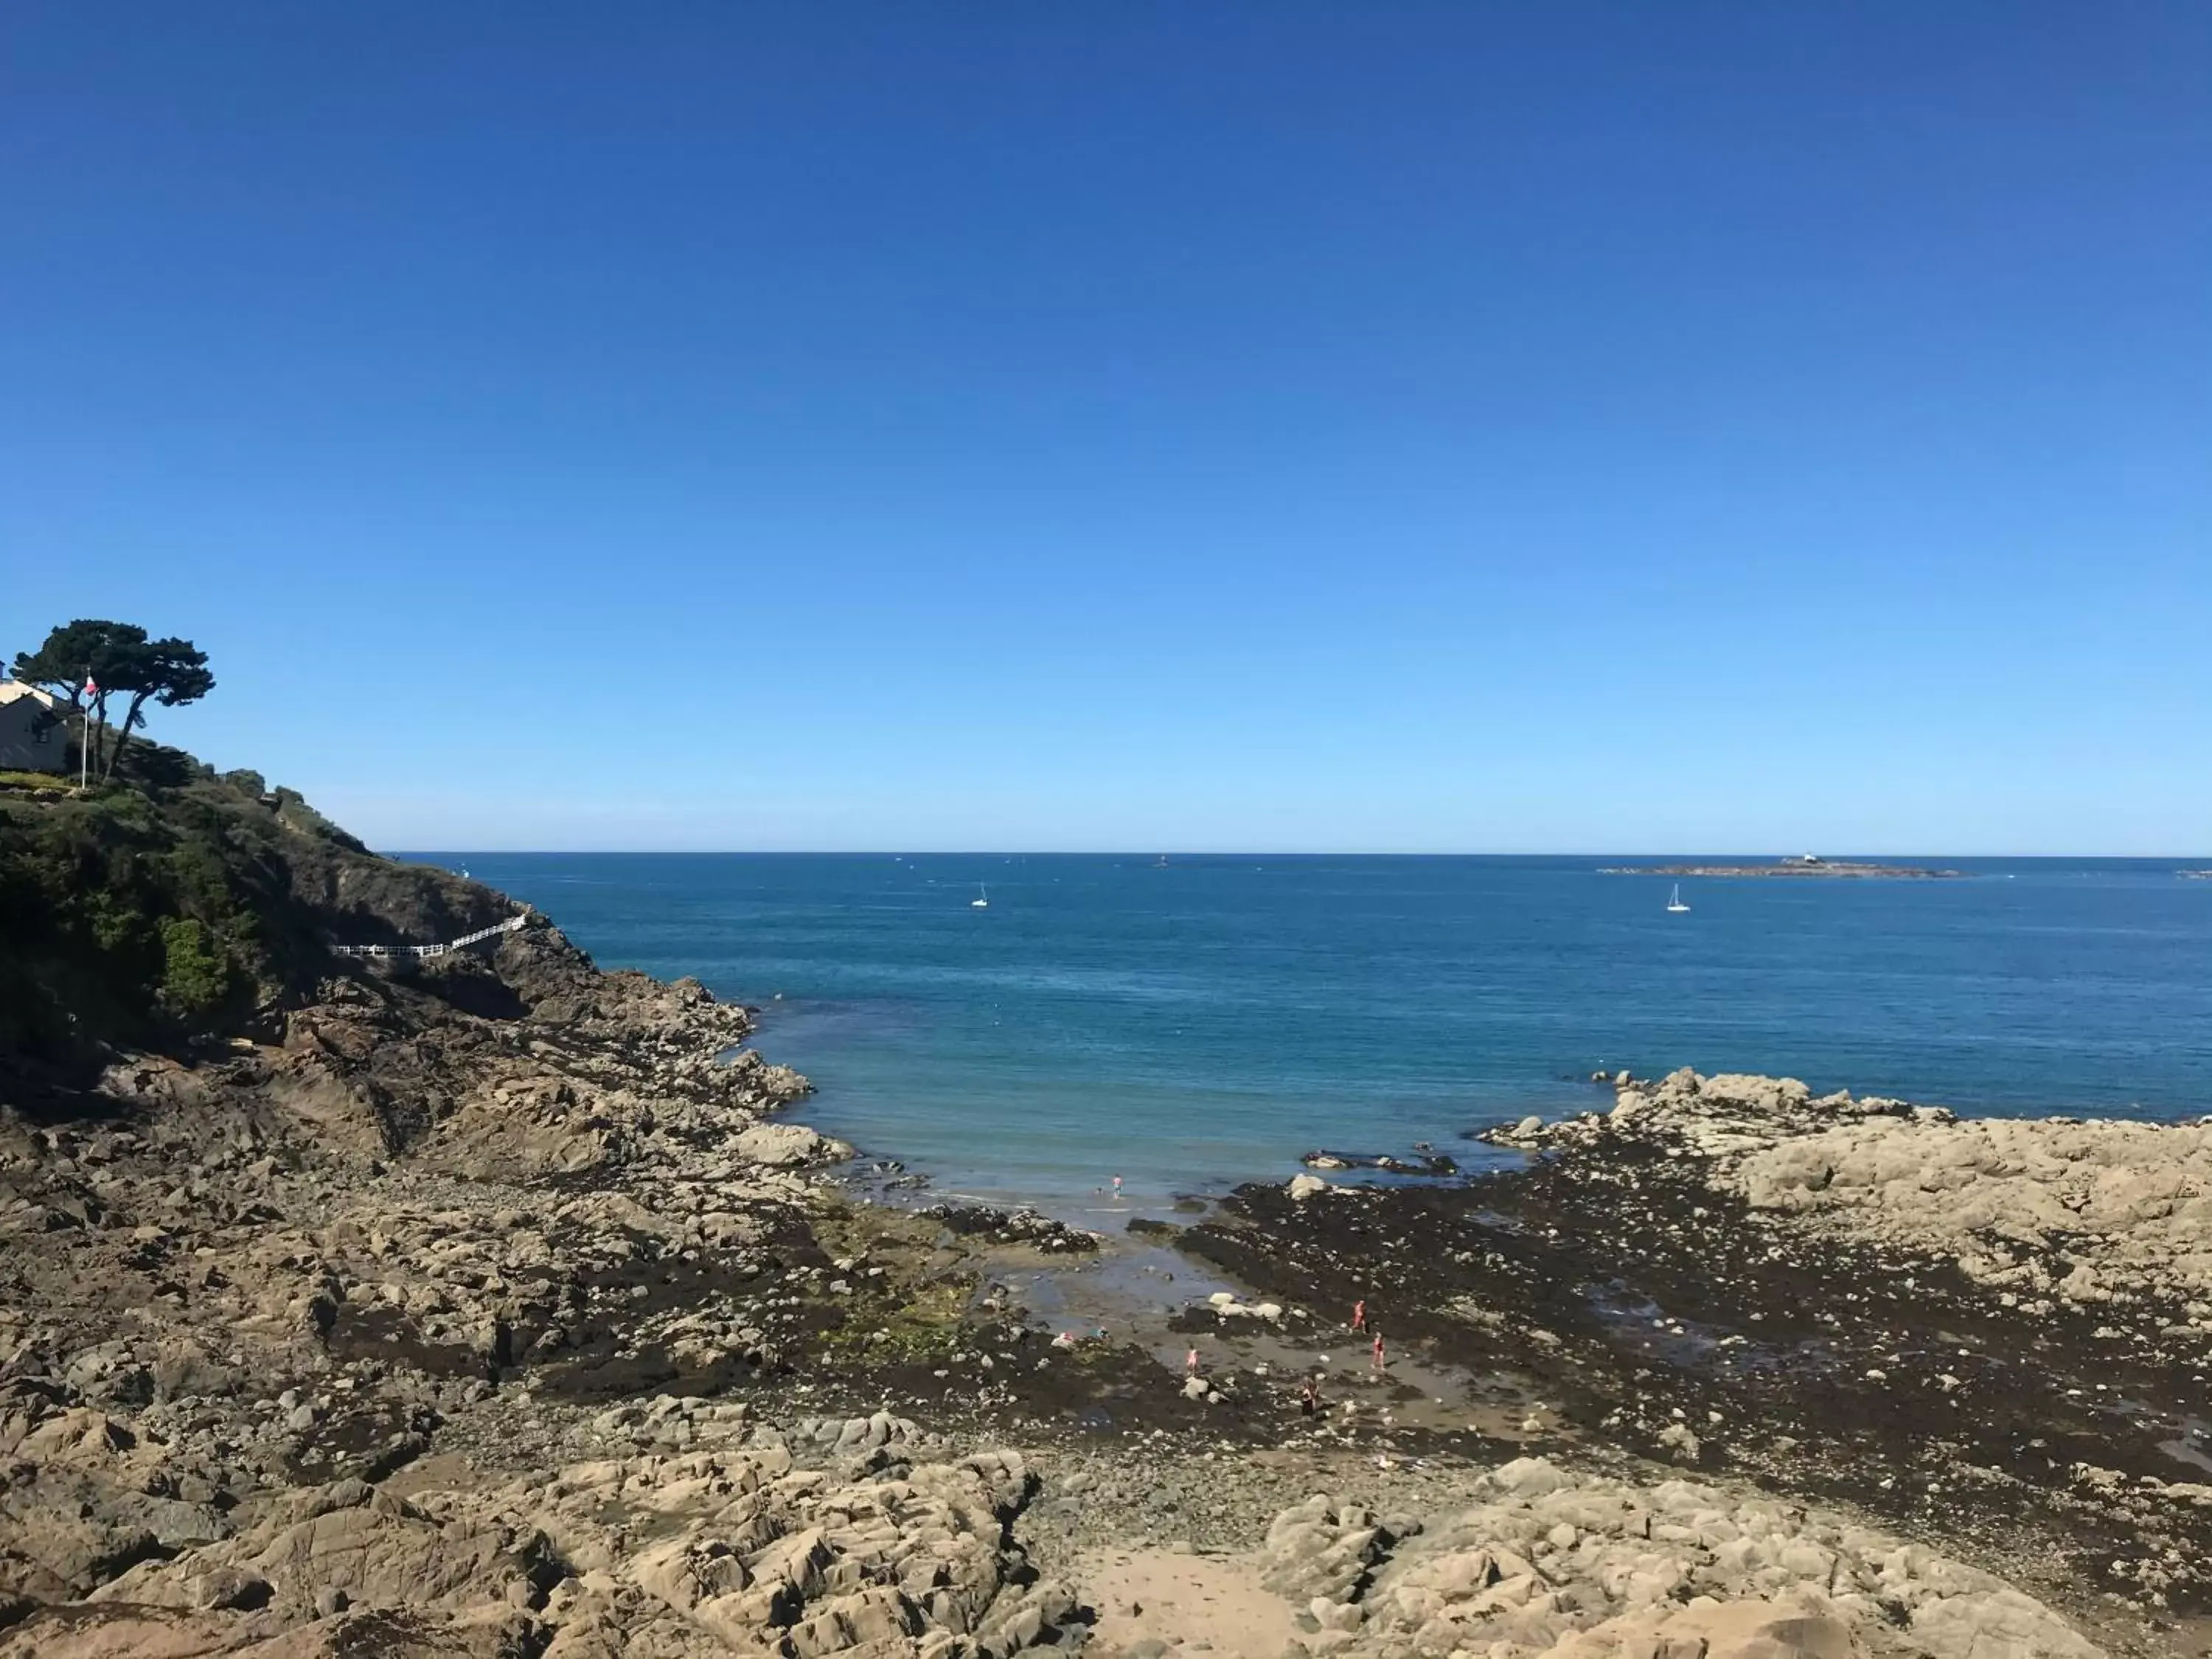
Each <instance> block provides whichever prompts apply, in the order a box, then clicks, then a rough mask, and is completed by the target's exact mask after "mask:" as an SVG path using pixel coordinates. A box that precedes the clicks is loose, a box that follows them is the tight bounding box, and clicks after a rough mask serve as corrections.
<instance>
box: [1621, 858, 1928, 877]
mask: <svg viewBox="0 0 2212 1659" xmlns="http://www.w3.org/2000/svg"><path fill="white" fill-rule="evenodd" d="M1598 874H1600V875H1601V876H1829V877H1834V878H1842V879H1854V878H1856V879H1863V878H1869V877H1877V876H1890V877H1900V878H1908V879H1914V880H1923V881H1926V880H1939V879H1949V878H1954V877H1960V876H1964V875H1965V874H1966V872H1965V871H1963V870H1930V869H1926V868H1923V867H1922V866H1917V865H1910V864H1871V863H1868V862H1866V861H1864V860H1852V859H1824V858H1821V857H1820V856H1818V855H1817V854H1812V853H1802V854H1799V855H1798V856H1797V857H1796V858H1793V859H1777V860H1775V861H1774V862H1773V863H1771V864H1617V865H1609V866H1607V867H1605V868H1604V869H1601V870H1600V871H1599V872H1598Z"/></svg>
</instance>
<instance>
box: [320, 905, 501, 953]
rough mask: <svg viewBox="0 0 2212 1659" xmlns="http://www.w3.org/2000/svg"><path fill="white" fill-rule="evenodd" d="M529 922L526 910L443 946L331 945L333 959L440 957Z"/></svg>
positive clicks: (449, 940) (449, 941) (448, 940)
mask: <svg viewBox="0 0 2212 1659" xmlns="http://www.w3.org/2000/svg"><path fill="white" fill-rule="evenodd" d="M529 920H530V913H529V912H528V911H527V910H526V911H524V912H523V913H522V914H521V915H519V916H509V917H508V918H507V920H506V921H501V922H495V923H494V924H493V925H492V926H490V927H479V928H477V931H476V932H475V933H464V934H462V935H461V936H460V938H459V939H447V941H446V942H445V943H444V944H443V945H332V946H331V955H332V956H334V957H416V958H418V959H419V958H421V957H442V956H444V955H445V954H446V952H447V951H459V950H461V949H462V948H464V947H465V946H467V945H475V944H477V943H478V942H480V941H482V940H483V939H489V938H491V937H492V936H493V935H494V934H495V933H513V932H514V930H515V929H516V928H518V927H521V926H522V924H523V923H524V922H526V921H529Z"/></svg>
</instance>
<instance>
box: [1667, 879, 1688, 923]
mask: <svg viewBox="0 0 2212 1659" xmlns="http://www.w3.org/2000/svg"><path fill="white" fill-rule="evenodd" d="M1667 914H1668V915H1670V916H1686V915H1689V914H1690V907H1689V906H1688V905H1686V904H1685V903H1683V902H1682V884H1681V883H1680V882H1679V881H1678V882H1676V883H1675V884H1674V896H1673V897H1672V898H1670V899H1668V901H1667Z"/></svg>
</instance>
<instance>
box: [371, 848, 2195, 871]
mask: <svg viewBox="0 0 2212 1659" xmlns="http://www.w3.org/2000/svg"><path fill="white" fill-rule="evenodd" d="M371 850H372V851H374V852H379V853H380V854H382V856H384V857H386V858H395V859H397V858H428V857H434V856H437V857H442V856H464V855H465V856H467V857H471V858H828V859H894V860H903V859H917V858H970V859H972V858H1003V859H1015V858H1021V859H1103V858H1148V859H1163V858H1164V859H1179V858H1180V859H1247V858H1255V859H1257V858H1265V859H1345V858H1357V859H1620V860H1624V861H1636V860H1650V859H1668V860H1684V859H1711V860H1719V859H1737V860H1743V861H1744V862H1746V863H1754V862H1761V861H1764V862H1771V863H1776V864H1781V863H1786V862H1789V861H1790V860H1793V859H1796V858H1799V857H1801V856H1802V854H1793V853H1773V852H1756V853H1744V852H1716V851H1714V850H1712V849H1711V848H1706V849H1705V850H1702V851H1698V852H1648V851H1647V852H1637V853H1630V852H1620V851H1613V852H1605V851H1596V852H1590V851H1583V850H1578V849H1571V850H1566V851H1553V850H1543V851H1516V852H1480V853H1478V852H1406V851H1402V850H1400V851H1384V850H1379V849H1372V848H1320V849H1316V848H1297V849H1273V850H1271V849H1268V848H1186V849H1183V850H1181V851H1178V850H1177V849H1176V848H1164V849H1163V848H1158V847H1137V848H1113V847H1099V848H1034V847H1032V848H1010V847H968V848H921V849H920V850H916V851H909V850H905V849H900V848H887V847H886V848H873V847H410V848H372V849H371ZM1820 859H1821V860H1822V861H1823V862H1824V863H1828V864H1838V863H1842V864H1856V863H1869V864H1871V863H1878V862H1881V863H1899V862H1903V861H1905V860H1917V861H1919V862H1921V863H1935V862H1937V861H1940V860H1946V859H1950V860H1974V861H1982V862H1987V861H1990V860H2004V861H2006V862H2008V863H2015V864H2035V863H2045V864H2063V863H2069V862H2081V861H2083V860H2098V861H2101V862H2106V863H2116V864H2185V865H2196V864H2197V863H2198V862H2199V861H2200V860H2201V861H2202V863H2203V866H2204V867H2206V868H2212V853H2203V854H2195V853H1848V852H1846V853H1832V854H1831V853H1824V854H1820Z"/></svg>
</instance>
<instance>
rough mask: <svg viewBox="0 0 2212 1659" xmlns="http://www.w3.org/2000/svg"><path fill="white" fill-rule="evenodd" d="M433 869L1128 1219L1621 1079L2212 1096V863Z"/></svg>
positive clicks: (1097, 1212) (1091, 860) (949, 1185)
mask: <svg viewBox="0 0 2212 1659" xmlns="http://www.w3.org/2000/svg"><path fill="white" fill-rule="evenodd" d="M409 856H413V857H416V858H422V859H427V860H430V861H433V862H436V863H439V864H442V865H446V866H450V867H453V868H456V869H459V868H463V867H465V868H466V869H467V870H468V871H469V872H470V873H471V875H473V876H474V877H476V878H477V879H479V880H482V881H486V882H489V883H490V884H493V885H495V886H496V887H499V888H501V889H503V890H506V891H507V892H509V893H511V894H513V896H516V897H518V898H520V899H524V900H526V901H528V902H531V903H532V904H534V905H537V906H538V908H541V909H543V910H544V911H546V912H547V913H549V914H550V915H551V916H552V918H553V919H554V921H556V922H557V923H558V924H559V925H560V926H561V927H562V928H563V929H565V930H566V931H567V933H568V935H569V936H570V937H571V938H572V939H574V940H575V941H576V942H577V943H578V944H580V945H582V946H583V947H584V948H586V950H588V951H591V952H592V955H593V957H596V958H597V959H598V960H599V962H600V963H601V964H602V965H605V966H608V967H636V968H642V969H645V970H646V971H647V972H648V973H652V974H654V975H661V976H665V977H674V976H677V975H685V974H690V975H697V976H698V977H699V978H700V979H701V980H702V981H705V982H706V983H707V985H708V987H711V988H712V989H713V990H714V992H715V993H716V994H718V995H720V996H723V997H726V998H733V999H736V1000H741V1001H744V1002H749V1003H754V1004H757V1005H760V1006H762V1008H763V1020H762V1025H761V1030H760V1033H759V1036H758V1037H757V1046H758V1047H760V1048H762V1049H763V1052H765V1053H766V1054H769V1057H771V1058H772V1059H775V1060H782V1061H786V1062H787V1063H789V1064H791V1065H793V1066H797V1067H799V1069H800V1070H801V1071H803V1072H805V1073H807V1075H808V1076H810V1077H811V1079H813V1080H814V1082H815V1083H816V1085H817V1087H818V1090H819V1092H818V1093H817V1095H816V1096H815V1097H812V1098H811V1100H809V1101H807V1102H806V1103H804V1104H803V1105H802V1106H801V1107H799V1108H798V1109H796V1115H799V1116H800V1117H801V1118H803V1119H804V1120H805V1121H809V1122H811V1123H814V1124H816V1125H817V1127H821V1128H823V1130H825V1131H826V1132H829V1133H835V1134H837V1135H841V1136H842V1137H844V1138H846V1139H849V1140H852V1141H854V1142H855V1143H857V1144H858V1145H859V1146H860V1147H861V1148H862V1149H863V1151H864V1152H868V1153H870V1154H872V1155H876V1156H887V1157H896V1158H901V1159H903V1160H905V1161H906V1162H907V1163H908V1164H909V1165H910V1166H912V1167H913V1168H914V1169H915V1170H921V1171H923V1172H925V1173H927V1175H929V1176H930V1177H931V1178H932V1181H933V1183H934V1184H935V1186H936V1187H937V1188H938V1189H939V1190H940V1191H946V1192H960V1193H967V1194H977V1195H981V1196H987V1197H994V1198H1020V1199H1025V1200H1036V1201H1039V1202H1042V1203H1044V1204H1046V1205H1048V1206H1050V1207H1052V1208H1054V1210H1056V1211H1058V1212H1061V1213H1063V1214H1066V1215H1067V1216H1068V1217H1069V1218H1071V1219H1074V1220H1077V1221H1079V1222H1086V1223H1087V1224H1088V1225H1093V1226H1111V1225H1115V1221H1116V1219H1117V1218H1122V1217H1126V1216H1127V1214H1130V1213H1150V1214H1162V1213H1165V1212H1166V1211H1167V1208H1168V1205H1169V1202H1170V1199H1171V1197H1172V1195H1174V1194H1177V1193H1205V1192H1208V1191H1215V1190H1219V1189H1220V1188H1224V1187H1225V1186H1227V1185H1230V1184H1232V1183H1234V1182H1237V1181H1240V1180H1244V1179H1249V1178H1252V1177H1255V1176H1263V1177H1275V1178H1279V1177H1280V1176H1284V1175H1285V1174H1287V1173H1288V1172H1289V1171H1290V1170H1292V1169H1294V1168H1295V1167H1296V1161H1297V1157H1298V1155H1299V1154H1300V1153H1301V1152H1304V1151H1306V1150H1308V1149H1310V1148H1312V1147H1316V1146H1328V1147H1332V1148H1337V1149H1341V1150H1349V1151H1353V1152H1396V1153H1401V1154H1403V1153H1404V1152H1407V1149H1408V1148H1409V1147H1410V1146H1412V1145H1413V1143H1415V1142H1417V1141H1424V1140H1425V1141H1430V1142H1433V1143H1434V1144H1435V1146H1437V1150H1438V1151H1440V1152H1446V1153H1449V1154H1451V1155H1452V1156H1455V1157H1457V1158H1461V1159H1462V1162H1465V1163H1468V1164H1470V1165H1472V1164H1479V1163H1480V1162H1481V1161H1482V1160H1483V1158H1485V1156H1486V1154H1485V1152H1484V1151H1483V1149H1482V1148H1480V1147H1479V1146H1474V1145H1472V1144H1470V1143H1468V1142H1467V1141H1465V1140H1464V1139H1462V1136H1463V1134H1464V1133H1465V1132H1466V1131H1468V1130H1469V1129H1471V1128H1474V1127H1480V1126H1481V1125H1484V1124H1487V1123H1492V1122H1495V1121H1498V1120H1500V1119H1505V1118H1513V1117H1518V1116H1520V1115H1523V1114H1525V1113H1528V1112H1531V1111H1534V1112H1541V1113H1545V1114H1547V1115H1548V1114H1553V1113H1558V1112H1564V1111H1572V1110H1578V1109H1585V1108H1588V1107H1591V1106H1596V1105H1602V1104H1604V1103H1606V1100H1607V1097H1606V1096H1605V1095H1603V1094H1601V1093H1600V1092H1598V1091H1595V1090H1594V1089H1593V1087H1592V1085H1590V1084H1589V1082H1588V1081H1587V1079H1588V1077H1589V1073H1591V1072H1592V1071H1593V1070H1595V1069H1598V1068H1604V1069H1607V1070H1612V1069H1614V1068H1618V1067H1622V1066H1626V1067H1629V1068H1631V1069H1632V1070H1634V1071H1635V1072H1637V1073H1639V1074H1644V1073H1659V1072H1664V1071H1667V1070H1669V1069H1671V1068H1673V1067H1674V1066H1680V1065H1692V1066H1697V1067H1698V1068H1699V1070H1701V1071H1708V1072H1711V1071H1723V1070H1726V1071H1754V1072H1772V1073H1786V1074H1789V1075H1792V1076H1796V1077H1800V1078H1802V1079H1805V1080H1806V1081H1807V1082H1808V1083H1809V1084H1811V1085H1813V1086H1814V1088H1816V1089H1828V1088H1833V1087H1845V1086H1847V1087H1850V1088H1851V1089H1853V1090H1854V1091H1857V1092H1860V1093H1882V1094H1897V1095H1902V1096H1905V1097H1910V1098H1912V1099H1915V1100H1920V1101H1928V1102H1935V1103H1942V1104H1947V1105H1950V1106H1954V1107H1956V1108H1959V1109H1962V1110H1967V1111H1973V1112H1990V1113H2041V1112H2054V1111H2064V1112H2078V1113H2103V1114H2120V1115H2142V1116H2146V1117H2153V1118H2168V1117H2177V1116H2184V1115H2194V1114H2197V1113H2203V1112H2206V1111H2212V881H2191V880H2183V879H2180V878H2178V877H2177V875H2176V874H2175V872H2176V870H2177V868H2179V867H2180V866H2177V865H2175V864H2173V863H2171V862H2158V861H2151V860H2086V861H2062V860H2018V861H2009V860H2007V861H2000V860H1936V859H1928V860H1893V861H1896V862H1917V863H1929V864H1940V865H1942V866H1944V867H1948V868H1958V869H1962V870H1966V871H1967V872H1970V874H1969V876H1968V877H1967V878H1965V879H1961V880H1955V881H1895V880H1881V881H1857V880H1796V879H1774V878H1767V879H1744V878H1737V879H1704V880H1693V881H1685V882H1684V883H1683V884H1682V890H1683V893H1682V896H1683V897H1684V899H1685V900H1686V901H1687V902H1689V903H1690V905H1691V907H1692V908H1691V910H1690V913H1689V914H1688V915H1668V914H1667V912H1666V910H1665V908H1664V907H1665V904H1666V901H1667V896H1668V888H1669V886H1670V885H1671V881H1670V880H1668V879H1666V878H1654V877H1627V876H1605V875H1600V874H1598V873H1597V872H1598V869H1599V867H1600V866H1604V865H1613V864H1620V863H1624V862H1632V861H1635V860H1626V859H1622V858H1618V857H1607V858H1595V857H1592V858H1335V857H1283V856H1266V855H1261V856H1248V857H1233V856H1205V857H1197V856H1194V857H1188V858H1182V857H1171V858H1170V859H1169V860H1168V861H1167V862H1166V863H1165V864H1164V865H1161V864H1159V863H1158V862H1157V861H1156V860H1153V859H1151V858H1138V857H1127V856H1082V855H1060V854H1053V855H1034V854H1033V855H1026V856H1024V855H1005V854H969V855H957V856H956V855H945V854H936V855H915V856H913V857H894V856H892V855H890V854H880V855H878V854H866V855H829V854H822V855H817V854H494V853H470V854H411V855H409ZM1650 861H1655V862H1656V860H1650ZM981 884H987V892H988V898H989V903H988V906H987V908H975V906H974V905H972V904H971V902H970V901H971V900H973V899H975V897H977V896H979V891H980V890H981ZM1115 1175H1120V1176H1122V1177H1123V1179H1124V1182H1125V1185H1126V1188H1127V1195H1128V1202H1127V1203H1126V1204H1124V1205H1122V1206H1115V1205H1113V1204H1111V1203H1110V1202H1109V1200H1107V1199H1106V1198H1105V1197H1104V1196H1103V1194H1101V1193H1100V1192H1099V1191H1098V1189H1099V1188H1103V1187H1106V1186H1107V1185H1108V1184H1109V1182H1110V1180H1111V1177H1112V1176H1115Z"/></svg>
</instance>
